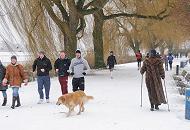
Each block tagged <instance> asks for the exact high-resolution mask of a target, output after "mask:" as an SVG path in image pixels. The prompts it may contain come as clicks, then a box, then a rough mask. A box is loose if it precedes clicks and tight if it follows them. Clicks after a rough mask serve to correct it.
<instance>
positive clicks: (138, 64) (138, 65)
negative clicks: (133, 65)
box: [137, 60, 140, 69]
mask: <svg viewBox="0 0 190 130" xmlns="http://www.w3.org/2000/svg"><path fill="white" fill-rule="evenodd" d="M137 67H138V69H139V67H140V63H139V60H137Z"/></svg>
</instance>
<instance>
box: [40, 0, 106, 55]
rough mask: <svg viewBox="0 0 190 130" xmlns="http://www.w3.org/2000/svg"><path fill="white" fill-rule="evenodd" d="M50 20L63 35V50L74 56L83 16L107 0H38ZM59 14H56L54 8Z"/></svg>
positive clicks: (97, 9)
mask: <svg viewBox="0 0 190 130" xmlns="http://www.w3.org/2000/svg"><path fill="white" fill-rule="evenodd" d="M39 1H40V2H41V3H42V5H43V6H44V8H45V10H46V11H47V12H48V14H49V16H50V17H51V18H52V20H53V21H54V22H55V23H56V24H57V26H58V27H59V29H60V30H61V32H62V33H63V35H64V48H65V51H66V52H67V53H68V54H69V55H70V56H71V57H73V56H74V51H75V50H76V49H77V40H78V39H79V38H81V37H82V35H83V33H82V32H83V30H84V28H85V25H86V23H85V19H84V16H86V15H90V14H93V13H95V12H96V11H99V10H100V9H102V7H104V5H105V4H106V3H107V1H108V0H92V1H90V2H89V1H88V0H77V1H76V0H65V1H62V0H39ZM55 7H56V9H57V10H58V11H59V12H60V14H61V16H60V15H57V14H56V11H55V10H56V9H55Z"/></svg>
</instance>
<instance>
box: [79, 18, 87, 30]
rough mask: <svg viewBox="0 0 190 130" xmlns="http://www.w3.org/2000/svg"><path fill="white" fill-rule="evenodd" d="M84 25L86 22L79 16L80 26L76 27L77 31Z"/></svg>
mask: <svg viewBox="0 0 190 130" xmlns="http://www.w3.org/2000/svg"><path fill="white" fill-rule="evenodd" d="M85 27H86V22H85V20H84V18H80V26H79V27H78V28H77V33H79V32H80V31H81V30H83V29H84V28H85Z"/></svg>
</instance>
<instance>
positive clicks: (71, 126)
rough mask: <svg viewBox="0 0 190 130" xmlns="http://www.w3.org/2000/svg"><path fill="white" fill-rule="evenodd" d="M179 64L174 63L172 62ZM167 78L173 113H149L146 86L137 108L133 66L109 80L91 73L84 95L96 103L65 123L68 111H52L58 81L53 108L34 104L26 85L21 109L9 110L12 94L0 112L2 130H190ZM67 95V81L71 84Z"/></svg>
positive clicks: (33, 91) (32, 89) (33, 86)
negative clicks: (90, 97)
mask: <svg viewBox="0 0 190 130" xmlns="http://www.w3.org/2000/svg"><path fill="white" fill-rule="evenodd" d="M176 63H177V64H178V62H176ZM174 73H175V70H173V71H168V72H166V86H167V92H168V97H169V103H170V109H171V112H168V111H167V105H161V106H160V110H159V111H154V112H151V111H150V110H149V109H150V105H149V100H148V96H147V90H146V86H145V84H144V83H143V107H142V108H141V107H140V84H141V75H140V74H139V71H138V70H137V65H136V63H129V64H123V65H117V66H116V70H115V71H114V73H113V76H114V79H110V76H109V71H108V70H96V71H95V70H93V74H92V75H89V76H87V77H86V90H85V92H86V94H87V95H92V96H94V98H95V99H94V100H92V101H89V102H88V103H87V104H86V105H85V108H86V109H85V112H84V113H82V114H81V115H76V113H77V111H78V108H77V109H75V113H72V116H70V117H66V114H65V112H67V111H68V109H67V108H66V107H64V106H56V105H55V103H56V101H57V98H58V97H59V96H60V95H61V91H60V86H59V83H58V80H57V78H53V79H51V81H52V85H51V94H50V98H51V103H49V104H47V103H44V104H37V101H38V93H37V83H36V82H32V83H29V85H28V86H23V87H22V88H21V89H20V97H21V103H22V106H21V107H20V108H16V109H14V110H12V109H11V108H10V105H11V92H12V91H11V89H9V90H8V95H9V99H8V105H7V106H6V107H0V111H1V112H0V121H1V126H0V128H1V129H2V130H12V129H14V130H26V129H27V130H39V129H45V130H52V129H55V130H60V129H62V130H64V129H65V130H76V129H78V130H106V129H107V130H179V129H181V130H189V128H190V125H189V123H190V121H188V120H185V119H184V113H185V110H184V108H185V106H184V99H185V98H184V96H180V95H179V93H178V91H177V88H176V86H175V83H174V81H173V79H172V74H174ZM69 91H70V92H71V77H70V79H69Z"/></svg>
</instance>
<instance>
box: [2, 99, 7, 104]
mask: <svg viewBox="0 0 190 130" xmlns="http://www.w3.org/2000/svg"><path fill="white" fill-rule="evenodd" d="M6 105H7V98H4V100H3V104H2V106H6Z"/></svg>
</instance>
